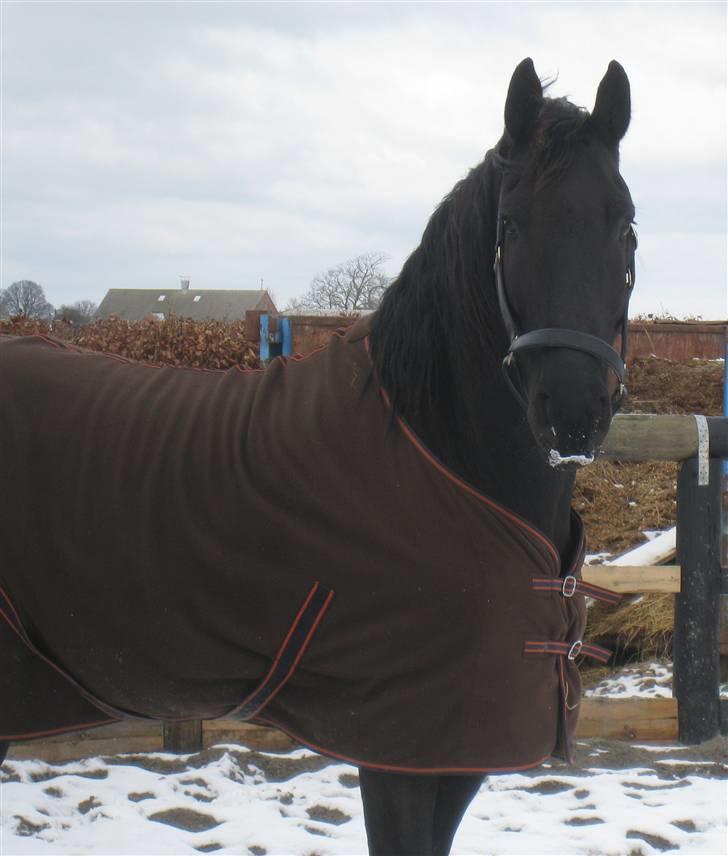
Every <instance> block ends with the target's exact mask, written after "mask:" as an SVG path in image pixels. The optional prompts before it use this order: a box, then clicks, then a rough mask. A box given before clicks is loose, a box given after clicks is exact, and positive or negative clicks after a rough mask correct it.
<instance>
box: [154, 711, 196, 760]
mask: <svg viewBox="0 0 728 856" xmlns="http://www.w3.org/2000/svg"><path fill="white" fill-rule="evenodd" d="M162 744H163V750H164V751H165V752H177V753H178V754H180V755H188V754H190V755H191V754H192V753H193V752H199V751H200V750H201V749H202V720H200V719H186V720H184V721H182V722H164V723H163V728H162Z"/></svg>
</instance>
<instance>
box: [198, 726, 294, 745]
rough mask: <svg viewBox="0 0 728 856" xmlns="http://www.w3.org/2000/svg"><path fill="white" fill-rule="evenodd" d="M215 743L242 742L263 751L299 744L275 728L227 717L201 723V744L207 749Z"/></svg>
mask: <svg viewBox="0 0 728 856" xmlns="http://www.w3.org/2000/svg"><path fill="white" fill-rule="evenodd" d="M216 743H242V744H243V745H244V746H248V747H250V748H251V749H259V750H262V751H265V752H287V751H289V750H290V749H293V748H295V747H296V746H298V745H299V744H298V743H296V741H295V740H293V739H292V738H290V737H289V736H288V735H287V734H284V733H283V732H282V731H279V730H278V729H277V728H266V727H265V726H263V725H252V724H251V723H249V722H235V721H234V720H228V719H210V720H206V721H205V722H203V723H202V746H203V748H204V749H208V748H209V747H210V746H214V745H215V744H216Z"/></svg>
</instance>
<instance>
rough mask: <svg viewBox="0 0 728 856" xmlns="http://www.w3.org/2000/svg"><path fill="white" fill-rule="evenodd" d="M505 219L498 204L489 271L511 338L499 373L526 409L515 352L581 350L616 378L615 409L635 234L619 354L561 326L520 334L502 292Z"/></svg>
mask: <svg viewBox="0 0 728 856" xmlns="http://www.w3.org/2000/svg"><path fill="white" fill-rule="evenodd" d="M504 221H505V218H504V217H503V216H502V215H501V213H500V205H499V210H498V224H497V227H496V244H495V262H494V264H493V270H494V272H495V284H496V289H497V292H498V305H499V306H500V313H501V317H502V318H503V323H504V324H505V328H506V331H507V333H508V336H509V338H510V340H511V344H510V347H509V348H508V353H507V354H506V356H505V358H504V360H503V374H504V376H505V379H506V382H507V383H508V386H509V387H510V388H511V390H512V392H513V394H514V395H515V396H516V399H517V400H518V401H519V402H520V404H521V405H522V406H523V407H524V409H527V408H528V403H527V401H526V398H525V395H524V393H523V391H522V390H523V381H522V378H521V375H520V372H519V369H518V364H517V362H516V359H515V356H516V354H517V353H518V352H519V351H525V350H528V349H532V348H571V349H572V350H574V351H582V352H583V353H587V354H591V356H593V357H596V359H598V360H599V361H600V362H601V363H603V364H604V365H606V366H607V367H608V368H610V369H611V370H612V371H613V372H614V374H615V375H616V377H617V381H618V387H617V389H616V391H615V393H614V394H613V395H612V412H613V413H614V412H616V411H617V410H618V409H619V407H620V406H621V404H622V401H623V400H624V396H625V395H626V392H627V388H626V386H625V385H624V378H625V373H626V365H625V359H626V356H627V327H628V320H627V313H628V309H629V298H630V296H631V294H632V288H633V286H634V263H633V259H634V250H635V249H636V248H637V235H636V234H635V231H634V229H633V228H632V227H631V226H630V232H629V236H628V242H629V244H628V251H627V259H626V265H625V288H626V289H627V299H626V301H625V304H624V316H623V317H622V322H621V340H622V345H621V348H620V353H617V351H616V350H615V349H614V348H613V347H612V346H611V345H609V344H607V342H605V341H604V340H603V339H600V338H598V337H597V336H592V335H591V334H590V333H582V332H581V331H579V330H571V329H568V328H564V327H545V328H543V329H540V330H530V331H529V332H528V333H523V334H520V333H519V332H518V328H517V327H516V323H515V321H514V319H513V312H512V311H511V307H510V304H509V303H508V295H507V293H506V287H505V282H504V279H503V224H504Z"/></svg>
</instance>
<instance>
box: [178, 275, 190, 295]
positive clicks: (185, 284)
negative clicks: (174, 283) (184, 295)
mask: <svg viewBox="0 0 728 856" xmlns="http://www.w3.org/2000/svg"><path fill="white" fill-rule="evenodd" d="M179 284H180V288H181V289H182V291H189V289H190V278H189V277H188V276H182V277H180V280H179Z"/></svg>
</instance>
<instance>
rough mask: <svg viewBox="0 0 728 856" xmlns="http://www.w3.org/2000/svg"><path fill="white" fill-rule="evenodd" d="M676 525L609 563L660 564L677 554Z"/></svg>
mask: <svg viewBox="0 0 728 856" xmlns="http://www.w3.org/2000/svg"><path fill="white" fill-rule="evenodd" d="M676 531H677V530H676V527H674V526H673V527H672V529H668V530H667V531H665V532H661V533H660V534H659V535H656V536H655V537H654V538H653V539H652V540H651V541H648V542H647V543H646V544H640V546H639V547H635V549H634V550H630V551H629V552H628V553H625V554H624V555H622V556H619V557H618V558H616V559H613V560H612V561H610V562H607V564H609V565H634V566H636V565H642V566H647V565H659V564H660V563H661V562H664V561H665V559H666V558H669V557H670V556H671V555H674V554H675V549H676V544H677V535H676Z"/></svg>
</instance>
